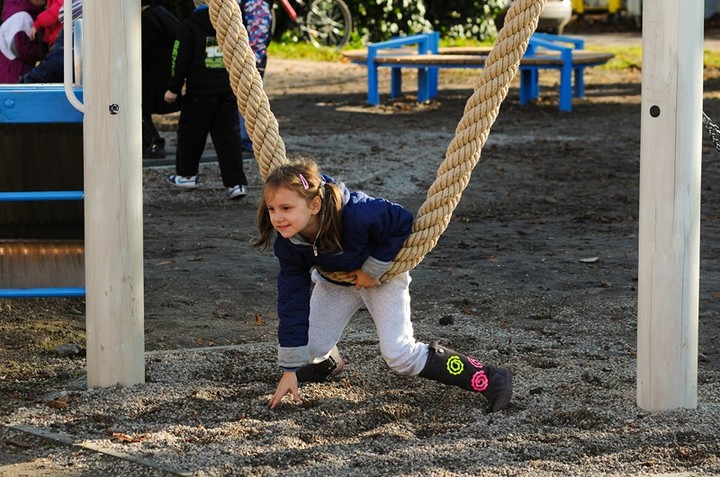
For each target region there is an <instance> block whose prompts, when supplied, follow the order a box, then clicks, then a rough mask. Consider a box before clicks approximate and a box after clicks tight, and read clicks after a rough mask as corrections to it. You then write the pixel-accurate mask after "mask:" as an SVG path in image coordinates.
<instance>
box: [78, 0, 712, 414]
mask: <svg viewBox="0 0 720 477" xmlns="http://www.w3.org/2000/svg"><path fill="white" fill-rule="evenodd" d="M220 3H221V2H220V0H213V1H211V2H210V7H211V14H213V19H214V22H216V24H219V25H221V27H220V28H218V31H219V36H220V40H221V44H223V42H224V41H225V39H226V38H225V33H226V32H227V31H228V29H227V26H228V24H229V23H232V24H233V26H234V27H235V30H233V31H235V32H236V31H240V35H239V39H240V40H241V43H240V44H239V46H238V44H237V43H235V44H234V45H233V44H227V45H223V48H224V49H225V51H228V52H230V53H231V54H233V55H235V54H237V55H238V57H239V58H240V62H241V63H244V64H245V65H249V64H252V62H253V60H252V58H251V57H252V53H251V52H250V53H248V52H249V47H248V46H247V34H246V32H244V28H242V22H241V19H240V13H239V9H238V7H237V4H236V3H235V2H233V1H229V0H228V1H227V2H225V4H224V5H223V7H222V9H221V11H218V9H219V8H220V7H219V5H220ZM543 3H544V2H543V1H542V0H536V1H530V0H527V1H518V2H516V4H515V6H514V8H513V9H511V13H510V14H509V16H508V19H507V20H506V27H505V28H504V29H503V31H504V32H505V33H503V32H501V34H500V38H499V40H498V41H499V43H502V42H503V41H508V42H510V43H513V41H514V40H515V41H514V44H515V45H516V47H517V50H523V49H524V47H525V46H526V43H525V45H523V42H527V37H525V38H524V40H523V39H522V38H520V39H519V41H518V38H516V37H515V36H522V35H521V34H520V32H522V31H523V28H522V27H523V26H526V24H525V23H523V21H524V20H525V18H526V17H525V16H522V17H521V16H520V15H518V14H519V12H525V11H533V12H534V14H535V15H537V14H539V11H540V9H541V8H542V5H543ZM104 6H105V7H106V8H104V9H103V8H101V7H99V6H97V4H95V2H89V3H88V7H89V8H88V9H87V11H86V20H87V26H88V29H87V31H88V37H89V38H93V39H97V40H98V41H97V44H103V43H104V44H103V47H102V48H100V46H98V47H97V48H93V49H88V50H86V52H84V55H85V63H86V64H87V65H88V72H90V73H91V74H88V75H87V78H86V82H85V84H86V91H85V93H86V97H85V104H86V105H87V107H86V111H85V120H84V144H85V147H84V150H85V158H86V159H85V174H84V177H85V179H86V180H85V223H86V227H85V245H86V283H87V284H88V289H87V299H88V303H87V313H88V316H87V325H88V347H87V348H88V385H90V386H93V385H99V386H109V385H113V384H115V383H121V384H125V385H127V384H134V383H137V382H142V379H143V378H142V366H140V367H138V362H139V363H140V364H142V358H143V356H144V353H143V352H142V351H143V350H142V313H143V309H142V308H143V307H142V261H141V259H142V253H139V254H138V253H137V252H138V249H139V250H140V251H141V249H142V246H141V236H142V233H141V230H142V226H141V217H142V214H141V213H140V212H141V208H142V207H141V200H140V202H138V197H140V199H141V194H139V190H140V188H139V187H138V185H139V180H138V179H139V168H140V165H139V164H140V160H139V157H140V144H139V127H137V126H138V125H139V123H140V122H139V99H138V98H139V94H138V91H137V88H136V87H133V85H132V84H131V82H130V81H129V80H128V79H129V78H134V77H136V76H135V74H136V73H137V67H138V66H137V65H138V64H139V47H138V39H137V38H135V39H133V38H132V37H133V35H124V34H123V33H124V32H126V31H139V29H138V27H137V23H138V22H139V14H138V13H139V12H138V11H137V10H138V8H137V6H136V5H132V4H131V2H129V1H124V2H118V3H117V5H113V6H112V7H111V6H106V5H104ZM675 7H676V9H675V10H674V11H668V10H670V9H669V8H667V9H664V10H662V11H660V10H656V11H653V9H652V8H646V12H645V18H651V19H652V21H651V22H649V24H650V26H651V27H652V28H650V30H652V31H651V32H650V34H649V38H650V39H649V40H648V41H647V43H646V46H647V48H646V49H645V51H646V58H644V59H645V60H646V61H644V63H645V64H647V65H648V75H647V76H646V77H644V79H643V138H642V139H643V141H642V143H643V146H642V147H643V149H642V156H643V161H645V158H650V157H651V158H652V159H653V160H657V161H658V162H660V163H661V164H660V165H658V164H657V163H656V164H653V166H652V167H653V168H654V169H656V172H654V174H663V176H662V180H657V181H655V180H649V179H648V180H643V185H642V186H641V189H642V190H641V195H642V196H643V197H642V198H641V233H640V248H641V252H640V274H639V279H640V305H641V306H640V312H639V325H640V326H639V327H638V344H639V346H638V403H639V404H640V405H641V406H642V407H644V408H647V409H650V410H662V409H669V408H673V407H694V406H695V405H696V402H695V400H696V398H695V395H696V380H697V376H696V374H697V365H696V360H697V280H698V275H697V272H698V266H697V258H698V256H697V255H698V254H697V252H698V246H697V245H698V242H699V227H698V226H697V223H698V222H699V220H698V216H697V212H698V210H699V207H698V204H699V200H698V191H699V187H698V186H699V184H698V182H699V180H698V179H697V175H698V174H697V172H698V170H699V146H698V145H699V142H700V141H699V140H700V131H701V128H700V111H701V108H699V107H698V106H699V104H698V103H699V99H698V98H699V94H698V93H699V92H701V91H702V83H701V81H702V75H701V73H702V34H701V33H702V31H701V29H700V31H698V29H697V28H696V26H695V25H696V22H695V21H691V20H696V19H697V18H699V17H701V13H702V11H701V10H700V8H699V7H696V8H693V9H690V11H689V12H688V9H685V10H684V11H683V13H684V15H685V16H686V17H687V18H688V21H687V24H685V22H682V21H680V19H681V18H683V16H682V15H680V14H679V10H680V2H675ZM228 12H230V13H228ZM113 14H115V15H113ZM135 14H137V15H135ZM221 14H222V15H223V16H222V17H220V15H221ZM133 15H135V17H136V18H137V19H134V17H133ZM530 17H532V15H530ZM108 18H114V19H120V20H121V21H118V22H117V24H118V26H117V27H113V28H111V29H110V30H111V31H103V28H105V29H107V28H108V25H107V22H103V19H105V20H107V19H108ZM535 18H537V17H536V16H535ZM219 19H222V20H224V21H225V24H224V25H223V24H222V22H220V23H218V22H219ZM239 20H240V21H239ZM521 20H522V21H521ZM95 21H96V22H97V26H94V25H93V26H92V28H91V25H92V23H93V22H95ZM231 21H232V22H231ZM673 22H677V23H680V25H679V27H677V26H676V28H674V29H673V28H671V25H672V23H673ZM101 25H102V26H103V28H100V26H101ZM530 30H531V29H530ZM665 30H669V31H673V33H674V34H676V35H677V36H673V35H669V34H667V33H666V32H665ZM91 31H92V33H93V35H92V36H91V35H90V33H91ZM646 34H647V32H646ZM95 35H97V36H95ZM103 36H105V37H106V38H114V39H117V38H124V39H125V42H122V41H117V42H116V43H117V45H112V46H108V44H107V43H108V41H107V40H105V41H102V40H100V39H101V38H102V37H103ZM228 38H229V40H230V41H237V40H238V37H237V36H230V37H228ZM650 40H652V41H650ZM242 41H244V42H245V43H244V44H243V43H242ZM644 41H645V40H644ZM88 43H89V44H95V43H96V42H95V41H94V40H93V41H90V42H88ZM517 45H520V46H517ZM658 45H659V46H658ZM656 47H657V48H658V50H654V48H656ZM662 47H665V49H669V50H671V51H673V52H675V53H676V54H674V55H665V57H661V56H660V55H659V54H655V53H653V52H654V51H658V52H659V51H664V50H663V49H662ZM496 49H497V47H496ZM501 49H502V48H501ZM91 50H92V51H91ZM517 50H515V51H514V52H511V53H510V54H508V55H507V56H502V55H501V54H500V53H498V54H496V55H493V54H492V53H491V55H490V56H489V62H488V65H487V66H486V68H485V70H484V71H483V75H482V77H481V79H482V78H485V75H486V74H487V75H494V76H490V77H489V79H490V81H489V82H482V81H481V82H480V85H479V87H478V88H477V89H476V94H474V95H473V97H472V98H471V100H470V101H469V103H468V104H469V106H476V105H479V108H478V110H475V109H473V108H472V107H469V108H467V111H468V112H470V113H473V112H477V111H479V110H482V112H487V113H489V115H490V116H493V115H494V114H496V112H497V109H498V108H499V105H500V103H501V102H502V99H503V98H504V95H505V94H506V93H507V86H506V85H502V84H501V85H497V84H495V82H494V79H495V78H498V77H500V78H502V79H508V78H509V79H508V81H509V80H510V79H512V77H513V76H514V73H515V71H516V70H515V71H512V70H513V67H512V65H508V63H507V61H508V59H507V58H508V57H515V60H516V61H518V60H519V58H520V57H521V54H520V55H517V54H516V53H517ZM503 51H504V52H505V53H506V52H507V50H503ZM680 51H683V52H685V53H684V54H683V55H680V54H679V52H680ZM688 52H690V54H688ZM91 54H96V55H97V58H93V61H98V64H94V65H93V67H92V68H91V67H90V61H91V60H90V59H91ZM101 56H102V59H101V58H100V57H101ZM228 63H232V65H229V68H230V69H231V71H233V72H234V73H237V72H238V71H240V72H241V74H246V72H248V71H249V72H250V75H251V76H252V70H253V68H249V67H248V68H241V67H238V63H236V62H228ZM118 64H122V65H124V66H125V67H126V68H127V78H125V77H124V76H125V75H114V77H111V78H108V76H110V74H109V73H111V72H113V71H115V70H116V68H117V65H118ZM650 65H652V66H650ZM698 65H700V68H698ZM515 68H517V65H516V66H515ZM508 70H510V71H511V73H510V74H508V73H507V72H508ZM668 71H672V75H669V74H668ZM487 72H490V73H487ZM103 73H104V74H103ZM255 74H257V72H256V71H255ZM680 75H682V81H681V80H680V79H679V76H680ZM117 76H121V78H117ZM645 78H647V86H646V81H645ZM255 79H256V78H254V77H253V81H251V83H250V84H252V85H253V87H252V88H251V89H250V90H249V91H248V90H245V91H239V90H238V88H237V85H238V84H239V83H240V81H239V78H238V77H237V76H235V77H234V80H233V86H234V87H235V89H236V93H237V94H238V101H239V107H240V109H241V111H242V112H243V114H246V113H250V114H249V118H250V119H249V120H248V125H249V127H248V131H249V132H250V135H251V137H252V138H253V142H254V143H255V148H256V158H258V160H259V163H260V170H261V175H263V177H264V176H265V175H266V174H267V172H268V171H269V169H271V168H272V167H273V165H274V164H276V163H277V162H278V161H282V160H284V146H283V144H282V140H281V139H280V137H279V134H277V124H276V123H275V124H273V123H272V122H271V121H270V122H263V120H262V119H259V118H260V116H259V114H260V113H265V114H267V113H268V112H269V107H268V105H267V97H264V96H263V93H262V87H257V86H256V85H257V83H258V82H257V81H255ZM698 83H699V84H698ZM245 84H247V83H245ZM100 85H102V87H100ZM698 86H699V87H698ZM482 88H485V89H486V90H491V91H490V94H489V95H488V96H482V95H483V94H485V93H487V91H486V90H483V89H482ZM668 90H671V91H676V92H677V94H676V95H668V94H667V91H668ZM478 91H481V93H478ZM91 92H92V94H90V93H91ZM498 92H499V93H498ZM113 116H115V117H113ZM117 116H120V117H117ZM658 118H659V119H658ZM263 119H264V118H263ZM479 122H481V120H478V118H477V117H472V118H469V117H468V116H467V115H466V116H465V117H464V118H463V120H461V123H460V125H459V128H458V129H459V131H462V130H463V129H462V128H461V126H462V127H467V128H475V126H476V125H477V123H479ZM491 124H492V119H491V120H489V121H487V122H485V123H484V124H483V128H481V130H482V132H480V133H479V137H478V136H477V135H472V136H470V135H469V136H467V138H469V142H470V143H471V144H470V145H469V146H468V147H469V148H470V149H472V153H471V159H470V162H477V160H478V159H479V151H480V148H481V147H482V144H483V143H484V140H485V139H486V137H487V135H486V133H487V131H488V130H489V128H490V125H491ZM133 129H134V130H135V131H134V130H133ZM465 130H467V129H465ZM686 132H689V134H681V133H686ZM693 132H694V134H693ZM461 136H462V134H461V132H458V134H457V137H456V140H454V141H453V143H452V144H451V145H450V147H449V148H448V158H451V159H452V158H456V157H457V156H458V151H461V150H465V149H467V148H468V147H465V146H466V145H465V144H463V143H462V140H463V139H464V138H463V137H461ZM658 136H660V137H662V139H663V141H650V140H649V139H650V138H651V137H652V138H657V137H658ZM652 142H654V143H655V144H652ZM659 142H662V144H658V143H659ZM258 152H259V153H260V154H258ZM91 153H92V154H91ZM96 154H97V155H96ZM90 155H93V157H94V160H93V161H89V160H88V159H87V158H88V157H89V156H90ZM121 158H123V159H122V160H121ZM128 158H130V159H128ZM135 158H137V159H138V160H137V161H135ZM644 163H645V164H646V163H647V161H645V162H644ZM457 165H458V163H457V162H453V161H450V163H448V164H446V163H443V165H442V166H441V169H440V170H439V171H438V176H437V180H436V183H435V184H434V185H433V187H432V188H431V190H430V191H429V193H428V199H429V201H430V202H432V200H431V198H432V197H434V196H435V195H436V194H438V195H442V196H444V197H445V198H447V197H448V194H447V193H446V190H445V188H444V186H445V185H449V186H450V187H455V184H456V183H457V182H464V183H465V184H467V181H468V180H469V175H470V171H471V170H472V167H473V166H474V164H471V165H470V166H469V167H468V166H467V165H466V164H460V165H459V169H461V171H459V177H458V176H457V175H454V172H455V170H456V169H458V168H456V167H455V166H457ZM647 167H649V166H645V168H644V169H643V170H646V168H647ZM455 179H459V180H458V181H455ZM673 181H674V184H675V187H672V185H673ZM668 182H670V186H668ZM678 183H680V184H683V185H685V186H684V187H678V186H677V184H678ZM462 187H464V186H461V187H460V193H461V192H462V190H461V189H462ZM456 189H457V188H456ZM667 190H673V191H675V193H676V194H677V196H675V195H671V194H667V193H665V192H666V191H667ZM108 198H109V199H110V200H108ZM459 198H460V194H455V195H454V196H451V197H450V200H449V202H450V206H449V207H448V206H447V205H445V204H441V205H440V206H439V207H437V208H434V205H435V204H429V205H427V206H426V205H423V208H422V209H421V211H420V213H419V214H418V217H419V218H420V221H421V222H422V221H423V220H424V219H423V218H424V217H429V216H432V218H430V219H427V221H428V222H432V223H429V227H428V228H429V229H432V230H431V232H432V233H430V234H429V236H428V237H427V238H426V237H419V238H417V237H416V238H417V240H415V239H411V240H409V242H410V243H409V244H408V245H410V247H409V249H410V252H407V253H406V254H403V253H402V252H401V255H399V256H398V259H399V260H396V262H397V263H400V265H398V267H396V268H394V269H392V270H391V273H397V272H398V270H403V269H405V270H407V269H408V268H407V267H409V268H412V267H414V266H415V265H416V264H417V263H418V262H419V261H420V260H421V259H422V256H424V254H425V253H426V252H427V251H429V250H430V249H431V248H432V246H433V245H434V244H435V243H436V241H437V238H438V235H439V233H438V231H439V232H440V233H441V232H442V230H444V228H445V227H446V226H447V223H448V221H449V215H450V213H451V212H452V210H451V209H452V206H454V204H456V203H457V201H458V200H459ZM103 199H105V201H104V203H103ZM120 199H123V200H122V201H121V200H120ZM118 202H121V203H118ZM453 202H454V203H453ZM448 209H450V211H449V212H450V213H448ZM666 210H670V211H672V212H673V214H664V213H654V214H653V213H652V212H653V211H663V212H664V211H666ZM648 211H649V212H651V213H650V214H648ZM426 212H429V214H426ZM436 218H437V219H439V221H440V224H439V225H438V223H436V222H434V219H436ZM678 220H679V223H678ZM138 223H139V225H140V227H138ZM424 225H428V224H424V223H420V225H419V226H418V229H414V231H415V230H424V229H423V228H422V226H424ZM663 227H667V228H669V229H671V233H669V234H658V233H655V231H656V230H657V229H658V228H663ZM138 230H139V231H140V234H138ZM414 233H415V232H414ZM138 235H139V238H140V240H138ZM418 235H423V234H418ZM660 235H662V236H660ZM666 239H668V240H669V241H670V243H666V242H663V241H662V240H666ZM138 243H139V244H140V247H138ZM414 249H417V250H414ZM118 251H121V253H118ZM416 251H419V252H418V253H416ZM103 252H104V253H103ZM648 252H649V253H648ZM89 272H93V273H89ZM99 272H104V273H99ZM90 285H92V287H91V286H90ZM654 290H659V291H654ZM138 292H139V293H138ZM678 318H680V319H678ZM648 328H650V329H648ZM138 330H139V331H140V333H138ZM113 332H114V333H113ZM693 332H694V337H693ZM138 356H140V359H138ZM111 359H119V360H120V362H119V363H117V362H110V360H111ZM693 361H694V362H695V365H694V369H693ZM98 371H100V372H98ZM113 380H114V381H113ZM678 383H680V384H678Z"/></svg>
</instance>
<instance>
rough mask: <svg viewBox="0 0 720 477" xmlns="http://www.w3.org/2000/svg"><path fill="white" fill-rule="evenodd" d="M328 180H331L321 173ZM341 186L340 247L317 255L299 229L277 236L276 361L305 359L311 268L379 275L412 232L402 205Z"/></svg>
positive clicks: (293, 363)
mask: <svg viewBox="0 0 720 477" xmlns="http://www.w3.org/2000/svg"><path fill="white" fill-rule="evenodd" d="M324 179H325V181H326V182H328V183H330V182H334V181H333V179H332V178H330V177H328V176H324ZM336 184H337V185H339V186H340V187H341V188H342V190H343V196H344V201H343V202H344V205H343V208H342V240H341V244H342V251H336V252H331V253H324V254H323V253H321V254H319V255H318V256H315V254H314V253H313V249H312V244H310V243H308V242H307V241H306V240H305V239H304V238H303V237H302V236H301V235H300V234H297V235H295V236H293V237H291V238H289V239H286V238H283V237H282V236H281V235H280V234H278V235H277V238H276V239H275V247H274V250H275V255H276V256H277V257H278V259H279V260H280V273H279V275H278V306H277V310H278V318H279V319H280V323H279V325H278V341H279V344H280V349H279V351H278V358H279V364H280V366H281V367H283V368H286V369H296V368H298V367H300V366H302V365H303V364H305V363H306V362H307V361H308V359H309V353H308V349H307V344H308V323H309V321H308V317H309V314H310V290H311V280H310V273H311V271H312V269H313V268H314V267H319V268H320V269H321V270H323V271H326V272H336V271H343V272H351V271H354V270H358V269H362V270H363V271H364V272H365V273H367V274H368V275H370V276H373V277H375V278H380V277H381V276H382V275H383V273H385V272H386V271H387V270H388V269H389V268H390V265H391V264H392V261H393V259H394V258H395V256H396V255H397V253H398V252H399V251H400V249H401V248H402V245H403V243H404V242H405V239H406V238H407V237H408V235H410V232H411V231H412V224H413V216H412V214H411V213H410V212H408V211H407V210H406V209H404V208H403V207H402V206H400V205H398V204H395V203H393V202H390V201H388V200H386V199H376V198H373V197H370V196H368V195H366V194H365V193H363V192H350V191H348V190H347V188H345V186H344V184H342V183H336Z"/></svg>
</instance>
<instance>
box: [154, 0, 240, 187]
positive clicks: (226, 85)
mask: <svg viewBox="0 0 720 477" xmlns="http://www.w3.org/2000/svg"><path fill="white" fill-rule="evenodd" d="M193 1H194V3H195V6H196V8H195V10H193V12H192V14H191V15H190V17H189V18H188V19H186V20H184V21H183V22H182V23H180V27H179V29H178V35H177V39H176V40H175V46H174V48H173V55H172V66H171V72H170V80H169V82H168V90H167V91H166V92H165V102H167V103H170V104H172V103H174V102H176V101H177V99H178V97H179V95H180V92H181V90H182V87H183V85H185V95H184V96H183V100H182V105H181V109H180V120H179V121H178V129H177V155H176V158H175V172H176V173H175V174H173V175H171V176H169V177H168V182H170V184H172V185H174V186H177V187H183V188H186V189H194V188H196V187H197V185H198V170H199V167H200V157H201V156H202V152H203V149H204V148H205V142H206V141H207V135H208V134H210V137H211V138H212V142H213V146H214V147H215V152H216V154H217V158H218V164H219V166H220V174H221V176H222V181H223V185H224V186H225V187H227V194H226V197H227V198H228V199H238V198H241V197H244V196H245V195H246V193H247V192H246V190H245V186H246V185H247V178H246V177H245V171H244V170H243V163H242V143H241V141H240V119H239V118H240V115H239V114H238V109H237V99H236V97H235V95H234V93H233V91H232V88H231V87H230V76H229V75H228V73H227V70H226V69H225V63H224V61H223V54H222V51H221V50H220V46H219V44H218V40H217V35H216V32H215V29H214V28H213V26H212V24H211V23H210V12H209V10H208V7H207V5H206V4H205V0H193Z"/></svg>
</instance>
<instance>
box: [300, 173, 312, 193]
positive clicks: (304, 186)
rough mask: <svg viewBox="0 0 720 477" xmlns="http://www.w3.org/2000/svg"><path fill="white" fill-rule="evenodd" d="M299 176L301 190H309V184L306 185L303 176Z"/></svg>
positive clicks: (306, 182)
mask: <svg viewBox="0 0 720 477" xmlns="http://www.w3.org/2000/svg"><path fill="white" fill-rule="evenodd" d="M298 175H299V176H300V182H302V185H303V189H305V190H308V189H309V188H310V184H308V181H307V179H305V176H304V175H302V174H298Z"/></svg>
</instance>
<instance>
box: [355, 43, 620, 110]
mask: <svg viewBox="0 0 720 477" xmlns="http://www.w3.org/2000/svg"><path fill="white" fill-rule="evenodd" d="M438 40H439V35H438V33H437V32H433V33H425V34H420V35H411V36H407V37H399V38H394V39H391V40H388V41H384V42H378V43H372V44H370V45H368V47H367V48H366V49H361V50H349V51H345V52H343V55H344V56H345V57H346V58H347V59H348V60H349V61H351V62H353V63H357V64H362V65H365V66H366V67H367V70H368V103H369V104H372V105H376V106H377V105H379V104H380V92H379V86H378V69H379V68H383V67H385V68H390V70H391V72H390V97H391V98H395V97H398V96H400V95H401V94H402V69H403V68H412V69H415V70H417V77H418V101H419V102H425V101H427V100H429V99H431V98H434V97H436V96H437V94H438V70H439V69H442V68H484V67H485V61H486V60H487V58H488V55H489V54H490V51H491V47H445V48H440V47H439V46H438ZM613 56H614V55H613V54H612V53H606V52H596V51H587V50H584V42H583V40H580V39H575V38H570V37H566V36H561V35H550V34H545V33H535V34H534V35H533V36H532V37H531V38H530V40H529V44H528V48H527V51H526V53H525V55H523V57H522V59H521V60H520V105H524V104H526V103H528V102H530V101H533V100H535V99H537V98H538V97H539V96H540V81H539V71H540V70H542V69H554V70H559V71H560V84H559V93H560V101H559V109H560V110H561V111H571V110H572V98H573V97H575V98H583V97H584V96H585V81H584V72H585V68H588V67H591V66H597V65H602V64H604V63H606V62H607V61H608V60H610V59H611V58H612V57H613Z"/></svg>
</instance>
